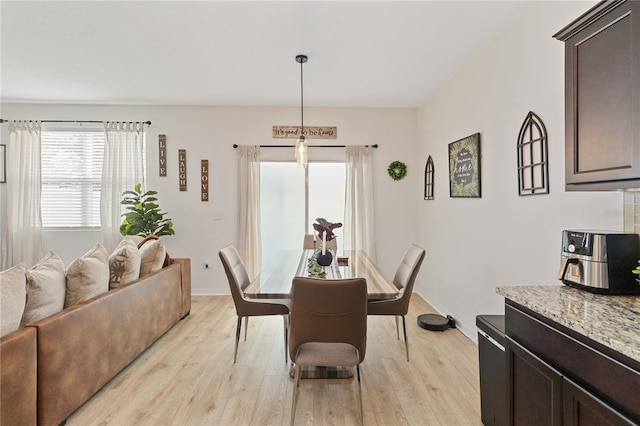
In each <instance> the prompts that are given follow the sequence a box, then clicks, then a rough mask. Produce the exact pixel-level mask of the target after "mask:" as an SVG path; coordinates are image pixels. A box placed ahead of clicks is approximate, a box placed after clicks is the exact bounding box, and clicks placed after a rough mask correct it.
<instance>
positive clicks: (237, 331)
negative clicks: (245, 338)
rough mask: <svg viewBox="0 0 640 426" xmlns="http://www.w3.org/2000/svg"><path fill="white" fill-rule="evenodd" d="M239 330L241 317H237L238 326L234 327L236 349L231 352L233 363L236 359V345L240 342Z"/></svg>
mask: <svg viewBox="0 0 640 426" xmlns="http://www.w3.org/2000/svg"><path fill="white" fill-rule="evenodd" d="M240 328H242V317H238V325H237V326H236V348H235V350H234V351H233V363H234V364H235V363H236V358H237V357H238V343H239V342H240Z"/></svg>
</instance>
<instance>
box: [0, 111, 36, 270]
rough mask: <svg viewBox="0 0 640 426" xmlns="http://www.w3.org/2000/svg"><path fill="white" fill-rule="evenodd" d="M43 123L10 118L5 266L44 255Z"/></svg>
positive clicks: (32, 263) (33, 262) (7, 160)
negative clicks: (41, 210)
mask: <svg viewBox="0 0 640 426" xmlns="http://www.w3.org/2000/svg"><path fill="white" fill-rule="evenodd" d="M41 139H42V137H41V126H40V122H39V121H11V122H10V123H9V145H8V146H7V158H6V165H7V170H6V172H7V227H6V238H3V240H4V241H5V247H3V250H4V253H5V256H4V259H3V262H2V263H3V265H2V268H3V269H7V268H9V267H11V266H14V265H17V264H18V263H20V262H25V263H26V265H27V268H29V267H31V266H32V265H34V264H36V263H37V262H38V261H39V260H40V258H41V257H42V216H41V213H40V193H41V187H42V174H41V172H40V155H41V150H40V146H41Z"/></svg>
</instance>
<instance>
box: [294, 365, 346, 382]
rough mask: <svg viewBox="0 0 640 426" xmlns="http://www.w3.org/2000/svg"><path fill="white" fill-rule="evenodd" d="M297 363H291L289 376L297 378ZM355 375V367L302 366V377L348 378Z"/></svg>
mask: <svg viewBox="0 0 640 426" xmlns="http://www.w3.org/2000/svg"><path fill="white" fill-rule="evenodd" d="M295 373H296V365H295V364H294V363H291V366H290V367H289V376H290V377H291V378H292V379H293V378H295ZM349 377H353V367H321V366H313V365H303V366H302V367H300V378H301V379H348V378H349Z"/></svg>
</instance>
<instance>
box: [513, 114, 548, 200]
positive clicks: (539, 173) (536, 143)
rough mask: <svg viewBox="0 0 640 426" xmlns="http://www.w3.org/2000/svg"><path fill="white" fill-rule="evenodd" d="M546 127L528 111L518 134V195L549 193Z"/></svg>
mask: <svg viewBox="0 0 640 426" xmlns="http://www.w3.org/2000/svg"><path fill="white" fill-rule="evenodd" d="M547 139H548V138H547V129H546V127H545V126H544V123H543V122H542V120H541V119H540V117H538V116H537V115H536V114H535V113H534V112H533V111H529V113H528V114H527V117H526V118H525V120H524V122H523V123H522V127H521V128H520V134H519V135H518V147H517V150H518V195H539V194H548V193H549V160H548V150H547Z"/></svg>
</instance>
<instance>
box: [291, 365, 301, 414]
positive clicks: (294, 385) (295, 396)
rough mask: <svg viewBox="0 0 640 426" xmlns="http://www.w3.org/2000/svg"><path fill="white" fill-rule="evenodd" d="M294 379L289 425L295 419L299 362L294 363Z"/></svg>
mask: <svg viewBox="0 0 640 426" xmlns="http://www.w3.org/2000/svg"><path fill="white" fill-rule="evenodd" d="M293 374H294V376H295V377H296V378H295V381H294V383H293V404H292V405H291V426H293V423H294V420H295V419H296V405H297V403H298V391H299V389H298V385H299V384H300V364H296V368H295V370H294V373H293Z"/></svg>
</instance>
